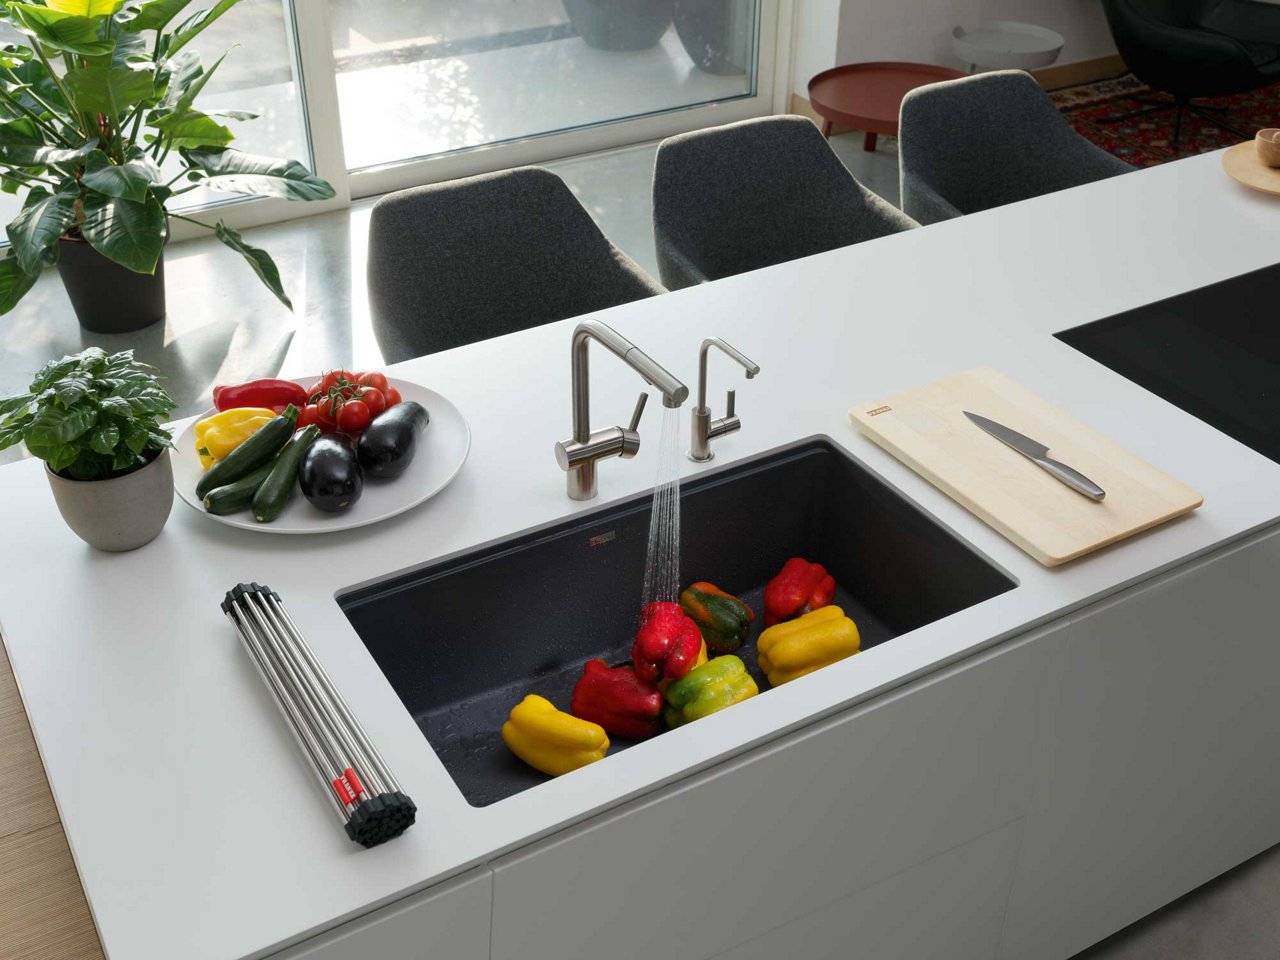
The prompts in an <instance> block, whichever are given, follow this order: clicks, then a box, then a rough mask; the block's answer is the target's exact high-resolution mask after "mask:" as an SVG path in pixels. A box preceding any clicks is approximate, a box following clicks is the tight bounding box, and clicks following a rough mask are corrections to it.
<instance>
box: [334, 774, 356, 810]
mask: <svg viewBox="0 0 1280 960" xmlns="http://www.w3.org/2000/svg"><path fill="white" fill-rule="evenodd" d="M333 789H334V792H335V793H337V795H338V799H339V800H341V801H342V802H343V804H344V805H345V806H348V807H349V806H351V805H352V804H353V803H355V802H356V798H355V794H353V793H352V792H351V786H350V784H348V783H347V778H346V777H334V778H333Z"/></svg>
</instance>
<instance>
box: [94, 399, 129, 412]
mask: <svg viewBox="0 0 1280 960" xmlns="http://www.w3.org/2000/svg"><path fill="white" fill-rule="evenodd" d="M98 406H99V407H101V408H102V412H103V413H109V414H114V415H115V416H117V417H132V416H133V407H132V406H131V405H130V404H129V401H128V400H126V399H125V398H124V397H103V398H102V399H101V400H99V401H98Z"/></svg>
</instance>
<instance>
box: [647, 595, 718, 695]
mask: <svg viewBox="0 0 1280 960" xmlns="http://www.w3.org/2000/svg"><path fill="white" fill-rule="evenodd" d="M701 652H702V634H701V633H700V632H699V631H698V625H697V624H696V623H694V622H693V621H692V620H690V619H689V618H688V616H686V615H685V612H684V611H683V610H681V609H680V604H678V603H671V602H669V601H657V602H655V603H650V604H648V605H647V606H646V607H645V608H644V609H643V610H641V611H640V629H639V630H637V631H636V640H635V643H633V644H632V645H631V660H632V662H633V663H634V664H635V667H636V673H638V674H639V675H640V676H641V678H643V679H645V680H648V681H649V682H650V683H658V682H660V681H661V680H664V679H665V680H674V679H676V678H677V677H683V676H684V675H685V674H686V673H688V672H689V671H690V670H692V669H693V665H694V664H695V663H697V661H698V654H699V653H701Z"/></svg>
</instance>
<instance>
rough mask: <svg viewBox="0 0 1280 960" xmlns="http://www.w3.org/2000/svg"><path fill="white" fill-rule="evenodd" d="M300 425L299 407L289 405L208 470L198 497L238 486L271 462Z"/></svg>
mask: <svg viewBox="0 0 1280 960" xmlns="http://www.w3.org/2000/svg"><path fill="white" fill-rule="evenodd" d="M297 422H298V408H297V407H295V406H294V405H293V404H289V406H287V407H285V409H284V413H282V414H280V416H278V417H276V418H275V419H273V420H269V421H267V423H266V425H265V426H264V427H263V428H262V429H261V430H259V431H258V432H257V433H255V434H254V435H253V436H251V437H250V438H249V439H248V440H246V441H245V442H244V443H242V444H240V446H238V447H236V448H235V449H234V450H232V451H231V452H230V453H228V454H227V455H226V456H225V457H223V458H222V459H221V460H219V461H218V462H217V463H215V464H214V465H213V466H212V467H210V468H209V469H208V470H206V471H205V474H204V476H203V477H201V478H200V481H199V483H197V484H196V496H197V497H200V498H201V499H204V495H205V494H206V493H208V492H209V491H210V490H214V489H216V488H218V487H224V486H226V485H227V484H229V483H235V482H236V481H237V480H239V479H240V478H241V477H245V476H248V475H249V474H251V473H253V471H255V470H257V469H258V468H259V467H260V466H262V465H263V464H264V463H270V462H271V460H272V458H273V457H274V456H275V455H276V454H277V453H279V452H280V448H281V447H283V446H284V445H285V444H286V443H288V442H289V438H290V437H292V436H293V428H294V425H295V424H296V423H297Z"/></svg>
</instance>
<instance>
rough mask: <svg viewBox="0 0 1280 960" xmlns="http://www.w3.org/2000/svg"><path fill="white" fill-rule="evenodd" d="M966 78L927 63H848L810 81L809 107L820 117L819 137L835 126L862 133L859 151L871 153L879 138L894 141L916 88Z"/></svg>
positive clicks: (826, 134) (954, 71) (960, 73)
mask: <svg viewBox="0 0 1280 960" xmlns="http://www.w3.org/2000/svg"><path fill="white" fill-rule="evenodd" d="M964 75H965V74H964V73H962V72H961V71H959V70H952V69H951V68H950V67H935V66H933V65H932V64H928V63H850V64H846V65H845V66H843V67H833V68H832V69H830V70H824V71H822V73H820V74H818V75H817V76H816V77H814V78H813V79H812V80H810V81H809V103H811V104H812V105H813V109H814V110H815V111H817V113H818V116H820V117H822V121H823V122H822V135H823V136H824V137H829V136H830V135H831V125H832V124H833V123H839V124H843V125H844V126H846V127H852V128H853V129H855V130H864V131H866V134H867V136H866V139H865V140H864V141H863V148H864V149H866V150H874V149H875V148H876V137H877V136H878V135H879V134H882V133H883V134H884V135H885V136H895V135H896V134H897V132H898V111H899V110H900V109H901V108H902V98H903V97H905V96H906V95H907V93H908V92H910V91H911V90H914V89H915V88H916V87H923V86H924V85H925V84H926V83H937V82H938V81H939V80H954V79H956V78H957V77H963V76H964Z"/></svg>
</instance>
